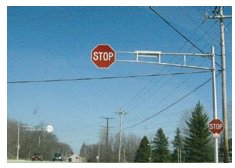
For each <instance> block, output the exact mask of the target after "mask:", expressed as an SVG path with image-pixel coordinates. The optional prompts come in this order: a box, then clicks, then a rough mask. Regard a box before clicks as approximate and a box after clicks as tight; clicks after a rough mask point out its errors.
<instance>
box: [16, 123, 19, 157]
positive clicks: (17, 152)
mask: <svg viewBox="0 0 235 168" xmlns="http://www.w3.org/2000/svg"><path fill="white" fill-rule="evenodd" d="M19 152H20V124H18V130H17V151H16V160H19Z"/></svg>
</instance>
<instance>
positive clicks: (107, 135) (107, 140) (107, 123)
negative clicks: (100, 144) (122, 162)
mask: <svg viewBox="0 0 235 168" xmlns="http://www.w3.org/2000/svg"><path fill="white" fill-rule="evenodd" d="M101 118H103V119H106V127H105V128H106V141H105V143H106V150H105V160H106V162H108V156H109V155H108V146H109V128H110V127H109V120H111V119H114V118H109V117H101Z"/></svg>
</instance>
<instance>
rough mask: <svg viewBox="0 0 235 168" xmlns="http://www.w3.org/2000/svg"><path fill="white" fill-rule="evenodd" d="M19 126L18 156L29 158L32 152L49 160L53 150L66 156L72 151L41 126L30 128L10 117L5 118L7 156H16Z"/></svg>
mask: <svg viewBox="0 0 235 168" xmlns="http://www.w3.org/2000/svg"><path fill="white" fill-rule="evenodd" d="M18 128H19V133H20V136H19V145H20V150H19V158H20V159H26V160H27V159H31V157H32V156H33V154H34V153H41V154H43V158H44V160H51V158H52V156H53V154H54V153H55V152H61V153H62V154H63V155H65V156H68V154H69V153H72V149H71V148H70V146H69V145H67V144H65V143H61V142H59V140H58V138H57V136H56V135H55V134H52V133H48V132H46V131H45V130H44V129H42V128H43V127H42V128H40V129H39V128H38V129H32V128H30V127H28V126H27V125H26V124H23V123H21V122H17V121H14V120H11V119H8V120H7V132H8V134H7V158H8V159H15V158H16V149H17V139H18Z"/></svg>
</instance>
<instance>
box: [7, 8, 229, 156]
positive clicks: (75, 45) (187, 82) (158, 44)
mask: <svg viewBox="0 0 235 168" xmlns="http://www.w3.org/2000/svg"><path fill="white" fill-rule="evenodd" d="M154 9H155V10H157V11H158V12H159V13H160V14H161V15H162V16H163V17H164V18H166V19H167V20H168V21H169V22H170V23H171V24H173V25H174V26H175V27H176V28H177V29H178V30H180V31H181V32H182V33H183V34H184V35H185V36H187V37H188V38H189V39H190V40H192V41H193V42H194V43H195V44H196V45H197V46H198V47H199V48H201V49H202V50H203V51H204V52H210V49H211V46H215V51H216V54H220V47H219V40H220V37H219V22H216V21H215V20H207V21H205V22H203V19H204V14H205V13H206V12H207V13H208V14H212V11H213V9H214V7H154ZM224 13H225V14H231V8H230V7H225V9H224ZM7 19H8V37H7V38H8V43H7V44H8V56H7V59H8V70H7V73H8V81H18V80H44V79H64V78H84V77H102V76H119V75H137V74H154V73H174V72H189V71H190V70H185V69H179V68H170V67H164V66H156V65H150V64H133V63H121V62H117V63H115V64H113V65H112V66H111V67H110V68H109V69H105V70H102V69H98V68H96V66H95V65H94V64H93V63H92V62H91V59H90V54H91V50H92V49H93V48H94V47H95V46H96V45H97V44H100V43H102V44H110V45H111V46H112V47H113V48H114V49H115V50H116V51H120V50H123V51H135V50H157V51H159V50H160V51H163V52H197V53H199V51H198V50H197V49H195V48H194V47H192V46H191V45H190V44H189V43H188V42H186V41H185V40H184V39H183V38H182V37H181V36H179V35H178V34H177V33H176V32H175V31H173V30H172V29H171V28H170V27H169V26H168V25H166V24H165V23H164V22H163V21H162V20H161V19H160V18H159V17H158V16H156V15H155V14H154V13H153V12H151V11H150V10H149V8H148V7H8V18H7ZM225 27H226V29H225V38H226V51H227V53H226V54H227V90H228V102H231V99H232V93H231V90H232V89H231V88H232V77H231V75H232V74H231V72H232V61H231V53H232V49H231V48H232V45H231V44H232V37H231V32H232V29H231V27H232V21H231V20H230V19H228V20H225ZM124 57H126V55H124V54H120V53H118V54H117V59H120V58H124ZM173 61H175V62H178V61H179V60H178V58H175V59H173ZM190 61H191V63H192V64H198V65H204V64H205V61H204V60H202V59H191V60H190ZM216 62H218V63H219V64H220V58H219V56H218V57H217V58H216ZM218 68H219V67H218ZM210 77H211V74H210V73H205V74H193V75H183V76H167V77H166V76H164V77H145V78H130V79H112V80H90V81H76V82H60V83H29V84H8V113H7V115H8V118H11V119H15V120H19V121H22V122H25V123H27V124H29V125H30V126H35V125H37V124H39V123H40V122H43V123H45V124H51V125H53V126H54V130H55V131H54V133H55V134H56V135H57V136H58V137H59V139H60V140H61V141H62V142H65V143H68V144H69V145H71V147H72V148H73V149H74V151H75V152H78V151H79V147H80V146H81V144H82V143H83V142H86V143H96V142H97V141H98V136H99V132H100V130H101V126H104V125H105V124H106V123H105V120H104V119H102V118H100V117H102V116H104V117H115V118H116V119H115V120H112V121H110V125H111V126H112V127H113V128H112V129H111V134H115V133H117V132H118V130H119V119H118V118H119V117H118V116H117V115H116V112H117V111H118V110H119V109H120V108H122V109H124V110H125V111H126V112H127V115H126V116H125V117H124V127H127V126H129V125H132V124H135V123H136V122H138V121H140V120H142V119H145V118H147V117H149V116H151V115H153V114H155V113H157V112H158V111H160V110H161V109H163V108H165V107H166V106H168V105H169V104H171V103H173V102H174V101H176V100H177V99H179V98H181V97H182V96H184V95H185V94H186V93H188V92H190V91H191V90H193V89H194V88H195V87H197V86H198V85H200V84H201V83H203V82H204V81H205V80H207V79H208V78H210ZM217 85H218V88H217V90H218V112H219V116H221V80H220V76H219V77H218V79H217ZM211 97H212V93H211V82H209V83H208V84H206V85H205V86H204V87H202V88H201V89H200V90H198V91H196V92H194V93H193V94H192V95H191V96H189V97H187V98H186V99H184V100H183V101H181V102H180V103H177V104H176V105H175V106H174V107H173V108H170V109H169V110H167V111H165V112H164V113H162V114H160V115H158V116H156V117H155V118H153V119H151V120H149V121H147V122H145V123H143V124H140V125H137V126H136V127H133V128H130V129H126V130H125V133H127V134H128V133H133V134H136V135H138V136H140V137H142V136H143V135H146V134H147V136H149V137H153V135H154V134H155V132H156V130H157V129H158V128H163V130H164V132H165V134H166V136H168V137H169V140H171V139H172V137H173V136H174V131H175V129H176V127H177V126H180V124H181V123H180V122H181V118H182V117H181V116H182V115H183V114H184V113H185V112H186V111H189V110H191V109H192V108H193V107H194V106H195V104H196V103H197V102H198V101H200V102H201V103H202V104H203V105H204V107H205V110H206V111H207V112H208V114H209V116H210V117H211V118H212V99H211Z"/></svg>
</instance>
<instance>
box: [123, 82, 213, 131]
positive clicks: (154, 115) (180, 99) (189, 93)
mask: <svg viewBox="0 0 235 168" xmlns="http://www.w3.org/2000/svg"><path fill="white" fill-rule="evenodd" d="M210 80H211V78H209V79H207V80H206V81H205V82H203V83H202V84H200V85H199V86H197V87H196V88H194V89H193V90H192V91H190V92H188V93H187V94H185V95H184V96H182V97H181V98H179V99H178V100H176V101H175V102H173V103H171V104H170V105H168V106H167V107H165V108H163V109H162V110H160V111H159V112H157V113H155V114H153V115H151V116H149V117H147V118H145V119H143V120H141V121H139V122H137V123H135V124H132V125H130V126H128V127H126V129H128V128H132V127H135V126H137V125H140V124H142V123H144V122H146V121H148V120H150V119H152V118H154V117H156V116H157V115H159V114H161V113H163V112H165V111H166V110H168V109H169V108H171V107H173V106H174V105H176V104H177V103H179V102H180V101H182V100H183V99H185V98H186V97H188V96H189V95H191V94H192V93H193V92H195V91H197V90H198V89H200V88H201V87H203V86H204V85H205V84H207V83H208V82H209V81H210Z"/></svg>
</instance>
